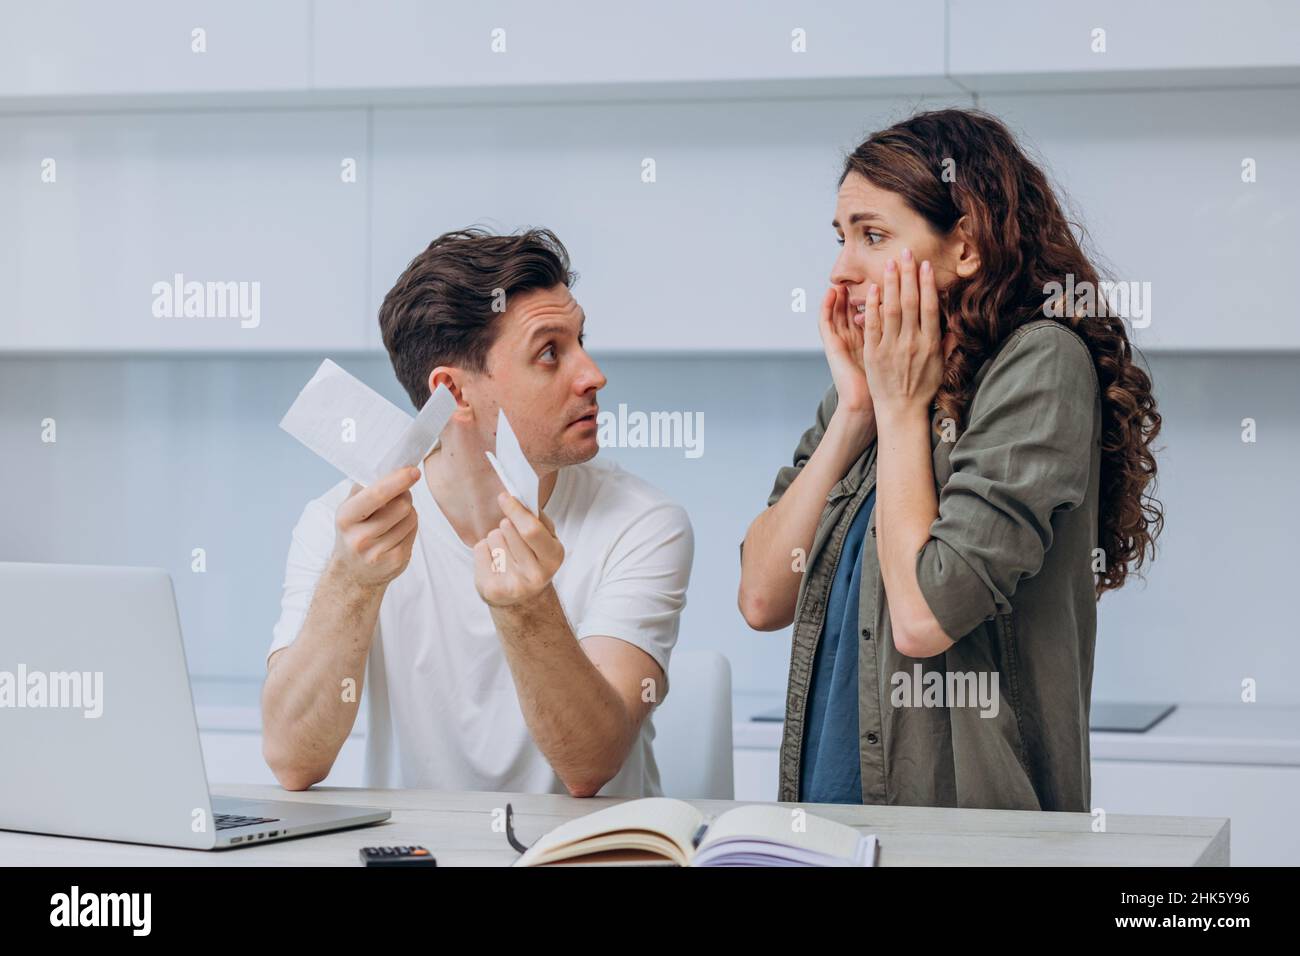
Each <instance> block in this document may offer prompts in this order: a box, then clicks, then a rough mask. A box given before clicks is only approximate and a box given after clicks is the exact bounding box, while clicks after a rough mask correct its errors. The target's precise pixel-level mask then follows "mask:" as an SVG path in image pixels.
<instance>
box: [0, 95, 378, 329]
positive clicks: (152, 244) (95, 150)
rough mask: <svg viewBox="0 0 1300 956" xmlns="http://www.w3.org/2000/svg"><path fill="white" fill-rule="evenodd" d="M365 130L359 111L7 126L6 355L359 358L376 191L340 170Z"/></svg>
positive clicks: (2, 280)
mask: <svg viewBox="0 0 1300 956" xmlns="http://www.w3.org/2000/svg"><path fill="white" fill-rule="evenodd" d="M365 130H366V126H365V116H364V113H363V112H361V111H356V110H345V111H330V112H320V111H316V112H256V111H250V112H211V113H205V112H190V113H168V112H159V113H138V114H136V113H122V114H102V115H50V116H26V115H10V116H0V221H2V222H4V223H5V228H4V229H3V230H0V351H7V350H42V349H48V350H59V351H73V352H75V351H162V352H167V351H178V350H179V351H185V350H190V351H198V350H204V351H207V350H218V351H233V352H256V351H259V350H266V349H279V350H286V349H293V350H301V351H323V350H331V349H333V350H345V349H357V348H362V347H364V345H365V344H366V341H367V338H366V336H367V330H368V325H369V323H370V322H371V321H373V320H372V319H368V318H367V315H366V312H365V300H366V291H365V289H366V261H367V256H366V239H367V231H366V227H367V212H366V194H365V189H366V187H365V184H364V180H361V181H360V182H355V183H353V182H346V181H344V176H343V174H344V172H345V171H346V167H345V166H344V163H345V161H346V160H348V159H349V158H353V159H356V160H357V161H358V162H359V163H361V164H362V166H363V168H362V172H364V158H365V155H366V153H365V149H366V137H365ZM177 276H180V277H181V280H180V287H181V290H182V294H181V296H179V297H177V296H175V295H174V294H172V293H171V292H170V290H172V289H174V288H175V287H176V286H177V278H176V277H177ZM194 292H197V293H198V295H197V296H193V295H192V293H194Z"/></svg>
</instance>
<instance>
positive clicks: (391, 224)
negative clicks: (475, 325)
mask: <svg viewBox="0 0 1300 956" xmlns="http://www.w3.org/2000/svg"><path fill="white" fill-rule="evenodd" d="M948 102H950V101H938V100H936V101H930V102H927V103H925V104H924V105H926V106H940V105H945V104H946V103H948ZM896 112H897V103H896V101H893V100H887V99H874V100H859V101H854V102H852V103H851V104H847V105H846V103H845V102H843V101H837V100H808V101H804V102H779V101H770V102H731V103H720V102H719V103H714V102H700V103H685V104H664V103H638V104H632V105H613V104H586V105H578V104H567V105H562V106H554V107H550V108H548V109H547V110H545V111H540V110H537V109H535V108H529V107H523V106H483V107H478V108H474V109H465V108H457V107H440V108H430V109H386V110H376V111H375V117H374V134H373V135H374V150H375V169H374V176H375V181H374V183H375V184H374V200H373V202H374V257H373V261H374V272H373V276H372V281H371V303H370V313H371V314H373V313H374V311H375V310H376V309H377V308H378V305H379V302H380V301H381V300H382V298H383V296H384V294H385V293H386V292H387V291H388V289H389V288H391V287H392V285H393V283H394V281H395V280H396V279H397V277H398V275H399V274H400V273H401V271H402V269H404V268H405V266H406V264H407V263H408V262H409V261H410V260H411V258H412V257H414V256H415V255H416V254H417V253H419V252H420V251H421V250H423V249H424V248H425V247H426V246H427V245H428V243H429V241H430V240H431V239H433V238H434V237H435V236H437V235H439V234H440V233H442V232H445V231H447V230H451V229H459V228H462V227H464V226H468V225H471V224H474V223H480V224H484V225H487V226H490V227H492V228H494V229H496V230H499V231H507V232H508V231H512V230H514V229H517V228H520V227H522V226H530V225H533V226H547V227H550V228H551V229H553V230H554V231H555V232H556V234H557V235H558V236H559V237H560V240H561V241H562V242H564V243H565V245H566V246H567V247H568V249H569V252H570V254H571V255H572V259H573V266H574V268H575V269H576V270H577V271H578V272H579V274H580V279H579V282H578V284H577V285H576V286H575V287H574V296H575V297H576V298H577V300H578V302H579V303H581V305H582V306H583V308H584V309H585V310H586V313H587V326H586V333H587V347H588V348H590V349H592V350H594V351H597V352H604V353H611V352H612V353H619V352H624V353H626V352H635V353H639V354H656V353H669V354H672V353H679V354H680V353H683V352H714V353H718V352H723V353H762V352H767V351H773V350H776V351H781V350H796V351H809V352H812V351H815V350H817V349H820V339H819V338H818V334H817V315H818V307H819V303H820V301H821V297H822V295H823V293H824V292H825V291H826V289H827V287H828V286H829V283H830V272H831V268H832V267H833V265H834V262H835V258H836V256H837V255H838V254H839V247H838V246H837V245H836V244H835V233H834V231H833V230H832V229H831V226H830V222H831V220H832V219H833V218H834V212H835V191H836V185H837V180H838V178H839V174H840V171H841V163H842V157H843V155H844V153H845V151H847V150H851V149H852V148H853V147H854V146H856V145H857V143H858V142H859V139H860V137H861V135H863V133H864V131H865V130H869V129H871V128H873V127H875V126H878V125H885V124H887V123H888V122H889V121H890V118H891V117H894V116H895V114H896ZM796 290H802V291H801V292H796ZM377 344H378V341H377V339H376V345H377Z"/></svg>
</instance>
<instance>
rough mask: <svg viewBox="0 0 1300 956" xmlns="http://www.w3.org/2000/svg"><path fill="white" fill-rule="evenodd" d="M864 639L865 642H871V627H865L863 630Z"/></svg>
mask: <svg viewBox="0 0 1300 956" xmlns="http://www.w3.org/2000/svg"><path fill="white" fill-rule="evenodd" d="M862 639H863V640H864V641H869V640H871V628H869V627H864V628H863V629H862Z"/></svg>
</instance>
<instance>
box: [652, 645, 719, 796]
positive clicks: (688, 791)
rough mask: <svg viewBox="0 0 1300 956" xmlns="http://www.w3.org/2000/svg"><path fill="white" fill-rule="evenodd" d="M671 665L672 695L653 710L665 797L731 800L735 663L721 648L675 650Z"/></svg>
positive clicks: (655, 748)
mask: <svg viewBox="0 0 1300 956" xmlns="http://www.w3.org/2000/svg"><path fill="white" fill-rule="evenodd" d="M668 667H669V671H668V696H667V697H665V698H664V702H663V703H662V704H660V705H659V706H658V707H657V708H655V710H654V712H653V714H652V720H653V721H654V728H655V739H654V750H655V763H656V764H658V766H659V781H660V783H661V784H662V786H663V791H664V796H666V797H680V798H691V797H695V798H700V799H711V800H731V799H733V798H734V794H735V777H734V772H733V769H732V754H731V664H730V663H729V662H728V660H727V659H726V658H725V657H723V656H722V655H721V654H719V653H718V652H717V651H704V650H700V651H675V652H674V653H673V656H672V659H671V662H670V664H669V665H668Z"/></svg>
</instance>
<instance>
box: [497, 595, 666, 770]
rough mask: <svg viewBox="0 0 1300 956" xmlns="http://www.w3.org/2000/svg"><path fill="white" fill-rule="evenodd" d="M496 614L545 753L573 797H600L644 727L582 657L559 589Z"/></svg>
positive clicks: (533, 728) (521, 700)
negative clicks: (598, 791)
mask: <svg viewBox="0 0 1300 956" xmlns="http://www.w3.org/2000/svg"><path fill="white" fill-rule="evenodd" d="M491 611H492V620H493V621H494V622H495V624H496V627H497V632H498V633H499V634H500V635H501V643H502V646H503V647H504V649H505V655H506V660H507V661H508V662H509V664H510V672H511V674H512V675H513V677H514V681H515V689H516V692H517V693H518V695H519V704H520V707H521V708H522V710H523V713H524V720H525V721H527V723H528V729H529V730H530V731H531V732H532V735H533V740H534V741H535V742H536V743H537V746H538V749H540V750H541V751H542V753H543V754H545V756H546V759H547V760H548V761H549V762H550V764H551V767H552V768H553V769H554V770H555V772H556V774H557V775H558V776H559V777H560V779H561V780H562V781H563V782H564V785H565V786H566V787H567V788H568V789H569V792H570V793H572V794H573V795H574V796H591V795H593V794H595V793H596V791H597V790H599V789H600V788H601V787H602V786H604V785H605V784H606V783H607V782H608V781H609V780H611V779H612V778H613V777H614V775H615V774H617V773H618V771H619V769H620V768H621V767H622V766H623V761H624V759H625V758H626V757H627V754H628V751H629V750H630V749H631V746H632V743H633V742H634V740H635V739H636V734H637V732H638V731H639V729H640V727H639V723H638V722H637V721H636V720H634V719H633V717H632V715H631V714H630V713H629V712H628V708H627V706H626V705H625V704H624V703H623V701H622V699H621V698H620V697H619V695H618V692H617V691H616V690H615V689H614V687H613V685H611V684H610V682H609V681H607V680H606V679H605V678H604V676H603V675H602V674H601V672H600V670H599V669H598V668H597V667H596V665H595V664H594V663H592V661H591V659H590V658H589V657H587V655H586V653H584V651H583V650H582V647H581V645H580V644H579V642H578V639H577V636H576V635H575V634H574V633H573V629H572V628H571V627H570V626H569V622H568V619H567V618H566V617H565V615H564V608H563V607H562V606H561V604H560V600H559V596H558V595H557V594H556V593H555V588H554V587H553V586H548V587H547V588H546V589H545V590H544V591H543V592H542V593H541V594H540V595H539V596H538V597H537V599H535V600H534V601H531V602H526V603H523V604H518V605H511V606H507V607H492V608H491Z"/></svg>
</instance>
